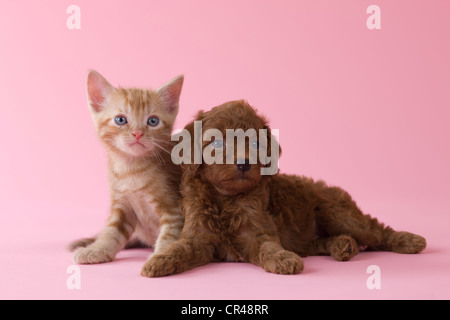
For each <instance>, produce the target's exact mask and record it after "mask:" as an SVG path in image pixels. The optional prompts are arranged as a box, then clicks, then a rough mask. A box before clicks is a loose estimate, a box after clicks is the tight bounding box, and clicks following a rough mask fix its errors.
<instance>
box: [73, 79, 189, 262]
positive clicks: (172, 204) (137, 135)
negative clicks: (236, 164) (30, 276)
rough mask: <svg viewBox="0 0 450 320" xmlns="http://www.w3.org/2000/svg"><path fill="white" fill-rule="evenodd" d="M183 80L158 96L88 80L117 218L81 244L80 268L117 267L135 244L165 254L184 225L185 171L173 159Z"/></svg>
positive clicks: (78, 251)
mask: <svg viewBox="0 0 450 320" xmlns="http://www.w3.org/2000/svg"><path fill="white" fill-rule="evenodd" d="M182 86H183V76H179V77H177V78H175V79H174V80H172V81H171V82H169V83H168V84H166V85H164V86H162V87H161V88H159V89H157V90H155V91H153V90H143V89H134V88H132V89H123V88H118V89H116V88H115V87H113V86H112V85H111V84H110V83H109V82H108V81H106V80H105V78H103V77H102V76H101V75H100V74H99V73H98V72H96V71H90V72H89V75H88V79H87V89H88V98H89V110H90V112H91V115H92V119H93V121H94V124H95V127H96V129H97V133H98V136H99V138H100V140H101V142H102V143H103V144H104V146H105V147H106V150H107V153H108V169H109V185H110V195H111V213H110V216H109V219H108V221H107V224H106V226H105V227H104V229H103V230H102V231H101V232H100V234H99V235H98V236H97V237H96V238H94V239H84V240H79V241H75V242H74V243H73V244H71V246H70V248H71V249H75V252H74V256H73V259H74V261H75V262H76V263H79V264H93V263H103V262H109V261H112V260H113V259H114V257H115V255H116V254H117V252H118V251H119V250H121V249H122V248H124V247H125V245H126V244H127V243H129V242H133V241H134V242H137V241H138V242H141V243H144V244H146V245H148V246H154V248H155V252H159V251H162V250H163V249H164V248H165V247H167V246H168V245H169V244H170V243H172V242H173V241H174V240H176V239H177V238H178V236H179V234H180V231H181V229H182V227H183V224H184V218H183V216H182V215H181V211H180V206H179V198H180V194H179V184H180V178H181V172H180V168H179V167H178V166H176V165H175V164H173V162H172V161H171V157H170V151H171V149H172V145H173V142H171V139H170V136H171V132H172V129H173V124H174V121H175V117H176V115H177V113H178V106H179V98H180V94H181V89H182Z"/></svg>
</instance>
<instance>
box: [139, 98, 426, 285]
mask: <svg viewBox="0 0 450 320" xmlns="http://www.w3.org/2000/svg"><path fill="white" fill-rule="evenodd" d="M196 121H201V124H202V128H201V129H202V132H201V133H202V134H206V133H207V132H208V129H215V130H217V129H218V130H219V131H220V132H221V133H222V136H223V137H225V136H226V131H227V129H235V130H236V129H242V130H244V131H245V132H247V130H249V129H255V130H259V129H264V130H265V131H264V130H263V131H259V132H267V137H264V136H261V135H260V136H259V137H258V138H257V139H258V140H257V141H253V142H251V141H250V138H249V139H248V140H249V143H247V144H245V141H244V142H243V143H244V145H245V147H244V150H245V152H241V153H240V154H239V152H238V150H239V147H240V146H239V145H238V148H235V149H237V150H233V151H232V152H230V153H231V157H232V158H233V159H232V160H234V161H232V162H233V163H230V162H226V161H225V160H226V158H227V155H226V150H227V148H229V147H230V146H234V142H235V141H230V140H234V138H233V139H229V140H226V139H222V140H220V138H218V137H217V136H218V135H217V134H216V135H215V137H214V138H215V139H214V140H212V137H206V139H204V140H209V141H202V142H201V145H198V146H196V143H195V142H192V143H191V146H192V150H193V151H195V148H198V149H199V150H200V151H203V152H202V153H201V155H202V156H203V157H205V155H207V154H208V152H210V154H213V153H214V159H216V160H218V159H219V160H220V159H221V158H222V159H223V161H222V162H223V164H221V163H219V162H221V161H216V162H215V163H211V161H210V162H209V164H208V163H205V161H203V163H195V162H194V161H191V163H190V164H183V165H182V167H183V176H182V183H181V193H182V197H183V198H182V212H183V214H184V216H185V225H184V228H183V230H182V232H181V236H180V239H179V240H178V241H175V242H173V243H172V244H171V245H170V246H168V247H167V249H166V250H164V251H162V252H160V253H158V254H155V255H153V256H152V257H151V258H150V260H149V261H148V262H147V264H146V265H145V266H144V268H143V269H142V274H143V275H144V276H148V277H158V276H166V275H170V274H174V273H180V272H183V271H187V270H190V269H192V268H195V267H198V266H201V265H204V264H207V263H209V262H213V261H242V262H250V263H253V264H255V265H257V266H260V267H262V268H263V269H264V270H266V271H268V272H273V273H279V274H296V273H299V272H301V271H302V270H303V261H302V259H301V256H308V255H331V256H332V257H334V258H335V259H336V260H339V261H346V260H349V259H350V258H352V257H353V256H354V255H356V254H357V253H358V252H359V247H365V248H367V249H369V250H384V251H394V252H398V253H418V252H420V251H422V250H423V249H424V248H425V246H426V241H425V239H424V238H423V237H421V236H418V235H415V234H412V233H409V232H397V231H394V230H393V229H392V228H390V227H388V226H385V225H384V224H382V223H380V222H378V221H377V219H375V218H372V217H371V216H369V215H366V214H363V213H362V212H361V210H360V209H359V208H358V206H357V205H356V203H355V202H354V201H353V200H352V198H351V196H350V195H349V194H348V193H347V192H346V191H344V190H343V189H341V188H338V187H329V186H327V185H326V184H325V182H323V181H314V180H313V179H310V178H307V177H302V176H295V175H286V174H279V173H276V174H273V175H267V174H261V172H262V171H261V169H263V168H266V167H268V166H269V163H267V161H265V160H264V159H265V158H264V157H259V158H258V159H257V161H256V162H255V161H253V163H252V162H251V161H250V158H251V157H252V153H254V152H255V150H256V151H257V152H258V153H260V152H262V151H264V152H265V154H266V158H267V156H268V155H272V154H273V153H274V151H273V150H276V151H278V152H279V153H281V149H279V146H278V144H277V142H276V139H273V138H272V134H271V130H270V128H269V125H268V121H267V120H266V119H265V118H264V117H263V116H261V115H259V114H258V113H257V112H256V111H255V110H254V109H253V108H252V107H251V106H250V105H249V104H248V103H247V102H246V101H242V100H241V101H231V102H228V103H225V104H223V105H220V106H218V107H215V108H213V109H212V110H211V111H208V112H203V111H200V112H199V113H198V114H197V117H196ZM194 128H195V125H194V122H192V123H190V124H188V125H187V126H186V129H187V130H188V131H189V132H190V133H191V136H193V135H194V134H195V132H194ZM219 136H220V135H219ZM203 137H204V136H203ZM204 138H205V137H204ZM211 141H212V142H211ZM241 143H242V141H241ZM274 146H275V148H274ZM208 148H209V149H208ZM268 150H270V152H269V151H268ZM194 153H195V152H192V154H194ZM233 153H234V157H233ZM192 156H193V155H191V157H192ZM228 157H229V155H228ZM253 159H254V158H253ZM228 160H229V159H228ZM276 160H277V159H275V160H273V159H272V162H273V161H276Z"/></svg>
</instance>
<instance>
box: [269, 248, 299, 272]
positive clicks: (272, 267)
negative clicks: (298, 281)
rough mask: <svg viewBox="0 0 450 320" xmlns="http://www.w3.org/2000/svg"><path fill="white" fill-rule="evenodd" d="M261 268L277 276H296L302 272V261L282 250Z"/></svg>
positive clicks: (289, 252)
mask: <svg viewBox="0 0 450 320" xmlns="http://www.w3.org/2000/svg"><path fill="white" fill-rule="evenodd" d="M263 268H264V270H266V271H267V272H272V273H277V274H297V273H300V272H302V271H303V260H302V258H300V257H299V256H298V255H296V254H295V253H293V252H291V251H287V250H282V251H279V252H277V253H276V254H275V255H274V256H273V257H271V259H269V260H268V261H266V263H265V264H264V266H263Z"/></svg>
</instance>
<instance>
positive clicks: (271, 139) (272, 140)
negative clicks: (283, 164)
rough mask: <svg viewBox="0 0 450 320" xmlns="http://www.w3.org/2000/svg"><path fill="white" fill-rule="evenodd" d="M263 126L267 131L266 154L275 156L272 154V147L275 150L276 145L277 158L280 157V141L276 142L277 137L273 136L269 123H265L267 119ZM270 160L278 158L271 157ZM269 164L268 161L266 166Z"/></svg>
mask: <svg viewBox="0 0 450 320" xmlns="http://www.w3.org/2000/svg"><path fill="white" fill-rule="evenodd" d="M263 128H264V129H265V130H266V131H267V156H268V157H271V158H273V156H275V155H272V148H274V150H276V149H275V148H277V147H278V158H279V157H281V146H280V143H279V142H278V140H277V137H275V136H274V135H273V134H272V130H271V129H270V127H269V125H268V124H267V121H266V124H265V125H264V127H263ZM271 160H272V161H278V159H271ZM270 165H271V164H270V163H268V164H266V166H270Z"/></svg>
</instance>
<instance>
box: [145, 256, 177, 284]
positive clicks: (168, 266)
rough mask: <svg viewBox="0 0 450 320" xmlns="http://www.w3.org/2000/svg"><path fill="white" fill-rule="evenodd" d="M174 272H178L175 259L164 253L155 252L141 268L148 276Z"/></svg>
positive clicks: (162, 275) (152, 276)
mask: <svg viewBox="0 0 450 320" xmlns="http://www.w3.org/2000/svg"><path fill="white" fill-rule="evenodd" d="M174 273H176V268H175V262H174V259H172V258H171V257H170V256H168V255H163V254H154V255H153V256H152V257H151V258H150V259H149V260H148V261H147V262H146V263H145V264H144V267H142V270H141V275H142V276H144V277H147V278H154V277H164V276H168V275H171V274H174Z"/></svg>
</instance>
